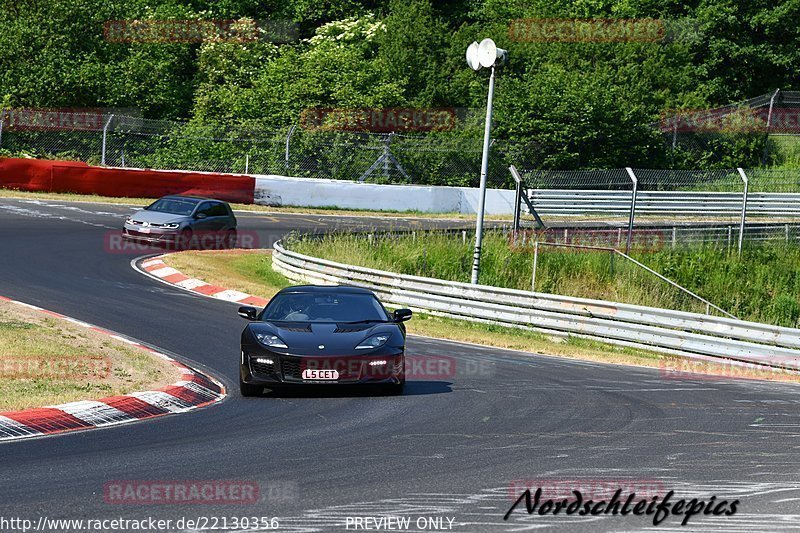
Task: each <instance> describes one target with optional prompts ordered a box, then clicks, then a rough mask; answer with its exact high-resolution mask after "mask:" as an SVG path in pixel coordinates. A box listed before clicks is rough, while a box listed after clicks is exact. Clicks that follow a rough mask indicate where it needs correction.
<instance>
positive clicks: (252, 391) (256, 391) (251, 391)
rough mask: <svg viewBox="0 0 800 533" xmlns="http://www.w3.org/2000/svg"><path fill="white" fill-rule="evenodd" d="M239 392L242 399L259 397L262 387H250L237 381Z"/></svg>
mask: <svg viewBox="0 0 800 533" xmlns="http://www.w3.org/2000/svg"><path fill="white" fill-rule="evenodd" d="M239 392H240V393H241V394H242V396H244V397H248V398H249V397H251V396H260V395H261V393H263V392H264V387H263V386H261V385H251V384H250V383H245V382H244V381H242V380H239Z"/></svg>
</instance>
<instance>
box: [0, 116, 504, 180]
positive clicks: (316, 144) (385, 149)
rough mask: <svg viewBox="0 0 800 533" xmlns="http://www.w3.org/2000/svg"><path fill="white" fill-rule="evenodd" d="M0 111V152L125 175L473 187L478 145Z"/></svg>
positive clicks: (440, 138)
mask: <svg viewBox="0 0 800 533" xmlns="http://www.w3.org/2000/svg"><path fill="white" fill-rule="evenodd" d="M19 116H20V114H19V113H17V114H16V115H15V114H14V112H5V113H3V114H0V155H2V154H6V155H28V156H32V157H38V158H47V159H68V160H79V161H85V162H87V163H90V164H103V165H108V166H115V167H126V168H153V169H176V170H195V171H208V172H223V173H247V174H279V175H290V176H302V177H312V178H327V179H337V180H354V181H369V182H373V183H398V184H412V183H413V184H426V185H462V186H477V185H478V182H479V179H480V162H481V148H482V143H481V139H479V138H473V137H465V136H464V135H463V133H457V132H436V133H427V134H418V135H409V134H395V133H366V132H364V133H362V132H350V131H324V130H320V129H316V130H315V129H308V128H301V127H296V126H292V127H289V128H284V129H281V130H262V129H257V128H246V127H242V126H237V127H227V126H221V125H202V124H197V123H194V122H178V121H167V120H151V119H144V118H141V117H134V116H128V115H124V114H114V113H110V112H106V113H99V114H92V115H91V120H87V119H86V116H87V114H86V113H83V112H58V113H49V112H48V113H40V114H39V115H37V114H36V113H35V112H34V113H29V114H28V115H23V116H24V117H27V118H26V119H25V120H22V121H20V120H19ZM500 144H502V143H499V144H496V145H495V146H493V150H492V153H491V158H492V164H491V165H490V174H489V176H488V183H489V184H490V186H492V187H498V188H509V187H511V186H512V183H513V180H512V179H511V177H510V176H509V175H508V172H507V171H505V169H506V168H507V166H508V161H507V159H508V156H507V155H505V152H504V151H503V150H501V149H500V148H498V146H499V145H500Z"/></svg>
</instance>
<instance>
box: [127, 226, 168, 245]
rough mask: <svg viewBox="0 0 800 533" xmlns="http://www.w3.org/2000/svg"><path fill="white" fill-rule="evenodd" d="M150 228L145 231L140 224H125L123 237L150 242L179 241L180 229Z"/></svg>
mask: <svg viewBox="0 0 800 533" xmlns="http://www.w3.org/2000/svg"><path fill="white" fill-rule="evenodd" d="M148 229H149V231H147V232H144V231H142V230H143V228H141V227H139V226H135V225H133V224H125V226H123V228H122V238H123V239H129V240H132V241H139V242H146V243H149V244H175V243H176V242H177V241H178V236H179V230H177V229H159V228H148Z"/></svg>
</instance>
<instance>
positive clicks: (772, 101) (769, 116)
mask: <svg viewBox="0 0 800 533" xmlns="http://www.w3.org/2000/svg"><path fill="white" fill-rule="evenodd" d="M780 92H781V90H780V89H775V92H774V93H773V94H772V98H770V99H769V111H767V131H766V137H765V138H764V154H763V155H762V156H761V164H762V165H766V164H767V156H768V155H769V132H770V129H771V128H772V107H773V105H774V104H775V97H777V96H778V94H780Z"/></svg>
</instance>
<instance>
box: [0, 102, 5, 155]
mask: <svg viewBox="0 0 800 533" xmlns="http://www.w3.org/2000/svg"><path fill="white" fill-rule="evenodd" d="M5 111H6V110H5V109H0V146H3V122H5V117H4V116H3V115H4V114H5Z"/></svg>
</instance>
